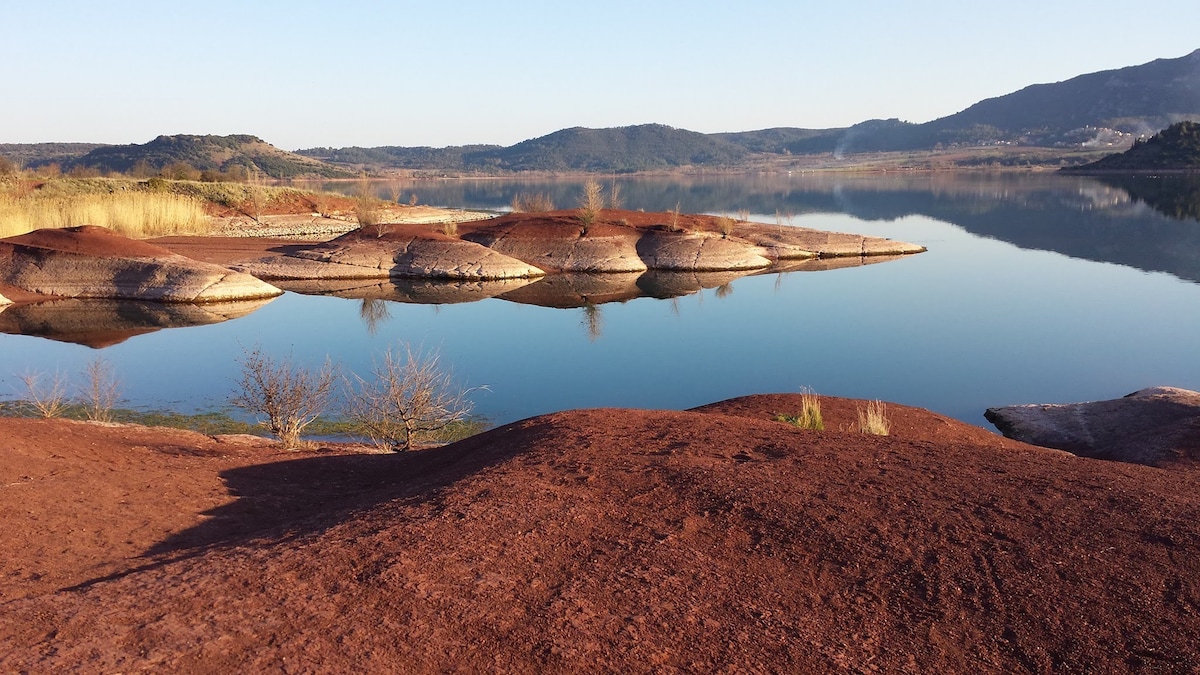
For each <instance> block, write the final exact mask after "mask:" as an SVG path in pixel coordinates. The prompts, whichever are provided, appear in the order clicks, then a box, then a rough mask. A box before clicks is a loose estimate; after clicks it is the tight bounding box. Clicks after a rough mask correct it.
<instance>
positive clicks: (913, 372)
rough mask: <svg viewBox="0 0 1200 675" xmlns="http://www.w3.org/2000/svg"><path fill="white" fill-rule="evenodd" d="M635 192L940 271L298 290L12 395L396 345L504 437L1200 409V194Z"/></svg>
mask: <svg viewBox="0 0 1200 675" xmlns="http://www.w3.org/2000/svg"><path fill="white" fill-rule="evenodd" d="M618 184H619V185H620V189H621V194H622V197H623V199H624V203H625V206H626V207H627V208H633V209H638V208H642V209H646V210H648V211H649V210H667V209H673V208H675V207H676V205H677V204H678V205H679V207H680V208H681V209H682V210H684V211H685V212H710V213H728V214H738V213H739V212H745V213H749V214H751V217H752V218H753V219H754V220H759V221H763V222H768V223H776V222H780V223H783V224H794V225H798V226H805V227H814V228H821V229H828V230H839V231H846V232H857V233H862V234H867V235H874V236H883V237H891V238H895V239H902V240H906V241H910V242H914V243H918V244H922V245H924V246H926V247H927V248H928V249H929V251H928V252H927V253H923V254H920V255H916V256H910V257H907V258H904V259H901V260H896V261H890V262H885V263H879V264H873V265H867V266H862V267H851V268H845V269H836V270H830V271H820V272H790V273H784V274H765V275H757V276H747V277H742V278H739V279H737V280H734V281H732V282H730V283H726V284H723V285H719V286H718V287H715V288H706V289H703V290H700V291H699V292H694V293H691V294H689V295H684V296H681V297H676V298H673V299H655V298H650V297H642V298H637V299H631V300H627V301H624V302H609V303H602V304H594V305H588V306H585V307H573V308H566V309H561V308H552V307H543V306H538V305H533V304H523V303H521V302H514V301H509V300H505V299H501V298H490V299H483V300H479V301H476V302H464V303H457V304H441V305H423V304H415V303H412V302H392V301H383V302H371V301H367V302H364V301H362V300H358V299H345V298H339V297H324V296H307V295H299V294H295V293H288V294H286V295H285V296H283V297H281V298H278V299H276V300H274V301H271V302H269V303H266V304H265V305H263V306H262V307H261V308H259V309H257V310H256V311H253V312H251V313H249V314H248V315H246V316H244V317H242V318H238V319H235V320H231V321H226V322H223V323H216V324H211V325H202V326H194V327H186V328H169V329H164V330H158V331H155V332H149V333H146V334H143V335H138V336H135V337H132V338H130V339H128V340H126V341H124V342H121V343H119V344H115V345H112V346H108V347H105V348H103V349H94V348H91V347H86V346H81V345H77V344H71V343H66V342H59V341H54V340H50V339H46V338H42V337H34V336H29V335H12V334H0V396H4V395H7V396H9V397H16V396H17V395H19V394H20V382H19V380H18V379H17V377H16V375H17V374H19V373H22V372H28V371H31V370H41V371H55V370H59V371H63V372H66V373H70V374H72V375H74V376H76V377H78V374H79V373H81V372H82V371H83V370H84V368H85V367H86V365H87V363H88V362H90V361H92V360H94V359H95V358H97V357H98V356H99V357H103V358H104V359H106V360H107V361H108V362H109V363H111V364H112V366H113V367H114V369H115V371H116V372H117V373H118V376H119V379H120V382H121V387H122V392H123V396H124V398H125V399H126V403H127V404H129V405H131V406H134V407H142V408H161V407H172V408H176V409H181V410H187V411H192V410H204V409H213V408H221V407H223V406H225V404H226V401H227V399H228V398H229V395H230V393H231V391H232V388H233V384H232V383H233V380H234V379H235V378H236V376H237V373H238V365H237V363H236V361H237V359H238V358H239V357H240V356H241V354H242V353H243V349H245V348H248V347H252V346H255V345H260V346H261V347H262V349H263V350H264V351H266V352H267V353H270V354H274V355H289V354H290V355H291V356H292V357H293V358H295V359H296V360H298V361H302V362H305V363H312V364H317V363H319V362H321V361H323V360H324V359H325V358H326V357H327V356H328V357H329V358H331V359H332V360H333V361H334V362H336V363H339V364H340V365H341V366H342V368H343V369H346V370H355V371H358V372H360V373H364V374H365V373H366V372H367V370H368V369H369V367H370V364H371V359H372V355H374V354H378V353H380V352H382V351H383V350H384V349H385V348H387V347H388V346H389V345H392V344H395V343H397V342H398V341H408V342H411V343H416V344H423V345H424V346H426V347H436V348H438V349H440V351H441V353H442V356H443V359H444V361H445V362H446V363H447V364H451V365H452V366H453V369H454V371H455V372H456V374H457V375H458V376H459V379H461V380H462V382H463V383H465V384H467V385H487V386H488V388H489V391H486V392H480V393H478V394H477V395H476V396H475V397H474V400H475V402H476V409H477V412H479V413H480V414H483V415H485V416H487V417H488V418H490V419H491V420H492V421H493V422H496V423H504V422H509V421H512V420H516V419H520V418H523V417H527V416H530V415H535V414H539V413H545V412H550V411H555V410H562V409H567V408H581V407H595V406H622V407H641V408H672V409H679V408H687V407H691V406H696V405H701V404H704V403H709V402H713V401H718V400H721V399H724V398H728V397H732V396H739V395H743V394H751V393H762V392H796V391H799V390H800V388H801V387H809V388H812V389H813V390H815V391H816V392H818V393H820V394H828V395H837V396H849V397H856V398H880V399H884V400H886V401H894V402H897V403H903V404H906V405H913V406H921V407H925V408H929V409H931V410H934V411H936V412H940V413H943V414H946V415H950V416H952V417H956V418H958V419H961V420H964V421H967V422H970V423H973V424H978V425H980V426H987V423H986V422H985V421H984V419H983V416H982V415H983V411H984V409H985V408H988V407H991V406H998V405H1007V404H1014V403H1040V402H1070V401H1084V400H1096V399H1107V398H1113V397H1118V396H1122V395H1124V394H1127V393H1130V392H1132V391H1134V390H1137V389H1140V388H1143V387H1147V386H1151V385H1172V386H1179V387H1186V388H1189V389H1200V358H1198V355H1200V220H1197V219H1196V217H1197V206H1196V199H1195V195H1196V194H1200V190H1196V189H1195V186H1194V185H1193V184H1190V183H1187V182H1186V181H1178V180H1177V181H1175V182H1174V183H1172V182H1171V181H1164V180H1158V179H1141V180H1139V181H1125V182H1116V181H1112V182H1108V183H1106V182H1101V181H1098V180H1095V179H1090V178H1073V177H1060V176H1046V175H1022V176H987V175H971V176H942V175H935V176H907V175H899V176H896V175H891V174H889V175H884V176H873V177H858V176H834V175H818V176H812V175H808V176H801V175H795V176H766V177H757V176H755V177H712V178H683V179H680V178H670V179H668V178H641V179H620V180H618ZM377 187H378V189H379V191H380V193H381V194H387V193H388V192H390V191H392V190H393V189H396V188H397V187H398V188H399V190H400V191H401V194H402V197H401V201H407V200H408V196H409V195H410V194H414V193H415V194H416V195H418V198H419V200H420V201H421V203H425V204H435V205H443V206H455V207H466V208H487V209H503V208H505V207H506V205H507V204H508V203H509V201H510V200H511V198H512V196H513V194H514V193H516V192H530V193H535V192H542V193H546V194H549V195H550V196H551V197H552V198H553V199H554V201H555V202H556V204H558V205H559V206H560V207H569V206H573V205H574V203H575V202H576V200H577V195H578V193H579V192H580V186H579V182H577V181H542V182H521V181H511V180H479V181H465V180H456V181H413V182H406V183H404V184H402V185H400V186H393V185H388V184H380V185H378V186H377ZM1167 188H1170V189H1167ZM1189 189H1190V190H1191V191H1192V192H1191V195H1192V196H1190V197H1189V196H1188V192H1187V190H1189ZM1180 195H1182V196H1180ZM1167 213H1169V214H1171V215H1170V216H1168V215H1166V214H1167ZM10 311H11V310H10ZM364 315H365V316H367V317H370V318H369V320H368V319H367V318H364Z"/></svg>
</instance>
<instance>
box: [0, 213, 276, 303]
mask: <svg viewBox="0 0 1200 675" xmlns="http://www.w3.org/2000/svg"><path fill="white" fill-rule="evenodd" d="M0 283H3V284H10V285H12V286H14V287H16V288H17V289H20V290H22V291H25V292H28V293H34V294H40V295H44V296H54V297H65V298H110V299H131V300H152V301H156V302H223V301H228V300H249V299H256V298H270V297H274V296H277V295H280V294H281V293H282V292H283V291H280V290H279V289H278V288H275V287H274V286H272V285H270V284H268V283H266V282H264V281H262V280H260V279H256V278H254V277H252V276H250V275H249V274H245V273H242V272H236V271H234V270H231V269H229V268H226V267H221V266H220V265H213V264H210V263H204V262H199V261H197V260H192V259H190V258H185V257H183V256H181V255H178V254H176V253H172V252H171V251H169V250H167V249H165V248H162V247H160V246H155V245H153V244H147V243H146V242H143V241H138V240H135V239H129V238H128V237H124V236H121V235H119V234H117V233H115V232H113V231H111V230H108V229H106V228H103V227H94V226H90V225H82V226H79V227H71V228H64V229H43V230H35V231H33V232H30V233H28V234H22V235H18V236H16V237H8V238H6V239H0Z"/></svg>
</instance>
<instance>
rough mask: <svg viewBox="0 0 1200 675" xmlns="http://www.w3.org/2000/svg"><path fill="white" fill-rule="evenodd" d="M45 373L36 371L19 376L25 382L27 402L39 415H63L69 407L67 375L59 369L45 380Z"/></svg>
mask: <svg viewBox="0 0 1200 675" xmlns="http://www.w3.org/2000/svg"><path fill="white" fill-rule="evenodd" d="M44 375H45V374H44V373H41V372H36V371H35V372H29V373H25V374H24V375H19V376H18V377H20V379H21V382H23V383H25V401H26V403H28V404H29V405H30V406H32V407H33V409H34V410H35V411H37V414H38V415H40V416H42V417H44V418H46V419H49V418H51V417H58V416H60V415H62V414H63V411H64V410H65V409H66V407H67V377H66V376H65V375H63V374H62V373H61V372H58V371H54V375H53V376H50V377H49V378H48V379H46V380H43V376H44Z"/></svg>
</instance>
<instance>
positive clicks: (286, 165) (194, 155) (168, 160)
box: [64, 135, 354, 178]
mask: <svg viewBox="0 0 1200 675" xmlns="http://www.w3.org/2000/svg"><path fill="white" fill-rule="evenodd" d="M77 166H78V167H86V168H90V169H96V170H98V171H102V172H108V171H119V172H122V173H129V172H135V171H137V170H141V169H143V168H144V169H145V170H147V171H156V172H157V171H162V170H164V169H167V168H170V167H188V168H189V169H191V170H196V171H220V172H226V173H230V172H233V173H241V174H244V175H253V174H254V173H261V174H263V175H265V176H269V177H271V178H293V177H299V176H321V177H330V178H335V177H346V176H352V175H354V173H353V172H351V171H348V170H347V169H345V168H342V167H336V166H333V165H331V164H327V163H325V162H321V161H319V160H315V159H312V158H311V157H304V156H302V155H298V154H296V153H292V152H287V151H284V150H280V149H279V148H276V147H275V146H273V145H271V144H270V143H267V142H266V141H264V140H262V139H260V138H258V137H257V136H248V135H233V136H193V135H178V136H159V137H158V138H155V139H154V140H152V141H150V142H149V143H144V144H141V145H108V146H104V147H99V148H96V149H94V150H92V151H91V152H88V153H87V154H85V155H83V156H82V157H79V158H77V159H74V160H71V161H70V162H69V163H68V166H66V167H64V168H73V167H77Z"/></svg>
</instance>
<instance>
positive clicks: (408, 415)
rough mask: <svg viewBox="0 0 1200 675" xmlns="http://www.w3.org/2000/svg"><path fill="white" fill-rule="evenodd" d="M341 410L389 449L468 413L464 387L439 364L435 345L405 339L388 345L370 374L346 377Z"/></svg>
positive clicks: (406, 447) (404, 446)
mask: <svg viewBox="0 0 1200 675" xmlns="http://www.w3.org/2000/svg"><path fill="white" fill-rule="evenodd" d="M348 384H349V385H350V388H351V389H352V390H353V391H352V393H351V394H350V395H349V396H348V397H347V402H346V410H345V413H346V416H347V417H348V418H350V419H351V420H353V421H354V422H355V423H356V424H357V425H358V426H359V428H360V429H362V431H363V433H365V434H366V435H367V436H370V438H371V440H372V441H374V442H375V444H376V445H378V446H380V447H387V448H390V449H391V450H393V451H394V452H403V451H407V450H412V449H413V446H414V445H415V444H416V443H417V442H418V441H421V440H423V439H427V438H429V437H430V436H431V435H432V434H434V433H436V432H438V431H441V430H443V429H445V428H446V427H448V426H450V425H451V424H453V423H455V422H459V421H461V420H464V419H466V418H467V416H468V415H470V414H471V408H472V404H471V401H470V400H468V399H467V396H468V395H469V394H470V393H471V392H472V391H475V390H476V389H485V388H486V387H474V388H470V389H464V388H462V387H460V386H458V385H457V384H455V382H454V378H453V376H452V374H451V373H450V372H449V371H446V370H443V369H442V367H441V364H440V355H439V354H438V353H437V352H436V351H430V352H422V351H421V350H420V349H416V350H414V349H413V348H412V347H411V346H410V345H408V344H402V345H401V346H399V347H398V348H397V349H391V348H389V349H388V350H387V351H386V352H384V353H383V356H382V358H381V359H380V360H379V361H376V363H375V365H374V367H373V368H372V370H371V379H369V380H368V379H364V378H362V377H359V376H358V375H354V377H353V381H351V382H349V383H348Z"/></svg>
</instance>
